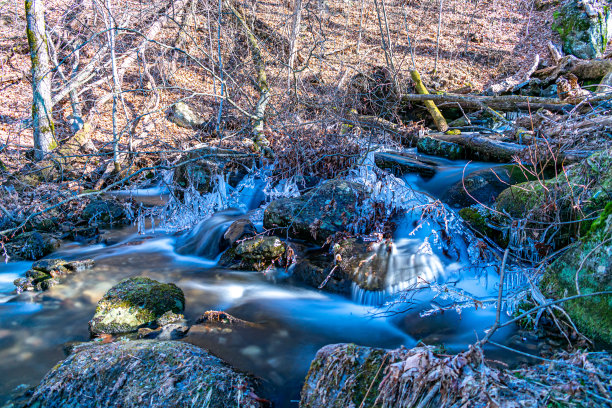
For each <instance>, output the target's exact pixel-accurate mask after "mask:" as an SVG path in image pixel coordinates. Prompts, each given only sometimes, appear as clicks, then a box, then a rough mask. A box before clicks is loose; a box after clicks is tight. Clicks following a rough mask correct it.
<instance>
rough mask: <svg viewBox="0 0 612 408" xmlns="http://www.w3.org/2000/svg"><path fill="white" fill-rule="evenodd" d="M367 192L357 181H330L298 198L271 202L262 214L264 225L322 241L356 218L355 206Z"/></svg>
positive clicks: (314, 240)
mask: <svg viewBox="0 0 612 408" xmlns="http://www.w3.org/2000/svg"><path fill="white" fill-rule="evenodd" d="M367 195H368V194H367V191H366V189H365V187H364V186H362V185H360V184H357V183H353V182H350V181H345V180H330V181H327V182H326V183H324V184H322V185H321V186H319V187H317V188H314V189H312V190H311V191H309V192H308V193H306V194H304V195H303V196H301V197H297V198H282V199H279V200H276V201H273V202H271V203H270V205H268V208H266V211H265V213H264V227H265V228H267V229H274V230H280V229H283V230H287V232H288V234H289V236H290V237H292V238H300V239H304V240H307V241H311V242H315V243H318V244H322V243H324V242H325V241H326V240H327V238H329V236H331V235H333V234H335V233H336V232H340V231H344V230H346V229H347V228H348V226H349V225H350V224H351V223H352V222H355V221H357V219H358V215H357V207H358V205H359V204H360V202H361V201H363V200H364V199H365V198H366V197H367Z"/></svg>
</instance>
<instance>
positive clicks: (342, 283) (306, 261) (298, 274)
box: [292, 254, 351, 294]
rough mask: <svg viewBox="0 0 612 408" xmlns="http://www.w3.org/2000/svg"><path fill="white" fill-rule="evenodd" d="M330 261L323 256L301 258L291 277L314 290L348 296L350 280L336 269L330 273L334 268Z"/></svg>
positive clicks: (329, 257) (329, 258) (328, 257)
mask: <svg viewBox="0 0 612 408" xmlns="http://www.w3.org/2000/svg"><path fill="white" fill-rule="evenodd" d="M332 259H333V258H332V257H331V256H326V255H325V254H317V255H315V256H313V255H308V256H306V257H302V258H300V259H298V261H297V262H296V265H295V267H294V268H293V274H292V276H293V277H294V278H296V279H299V280H300V281H302V282H304V283H305V284H307V285H310V286H312V287H314V288H319V289H323V290H325V291H327V292H332V293H343V294H350V293H351V280H350V279H349V277H348V276H347V274H345V273H344V272H343V271H342V270H339V269H338V268H336V269H334V270H333V272H332V269H333V268H334V263H333V261H332ZM330 274H331V275H330ZM328 276H329V279H328Z"/></svg>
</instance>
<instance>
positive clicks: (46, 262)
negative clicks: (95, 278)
mask: <svg viewBox="0 0 612 408" xmlns="http://www.w3.org/2000/svg"><path fill="white" fill-rule="evenodd" d="M93 265H94V261H93V260H91V259H85V260H81V261H65V260H63V259H43V260H41V261H38V262H34V263H33V264H32V269H31V270H29V271H27V272H26V273H25V278H19V279H16V280H15V281H14V282H13V283H14V284H15V286H16V287H17V292H24V291H44V290H48V289H50V288H51V287H52V286H55V285H57V284H59V283H60V282H61V279H62V278H64V277H66V276H67V275H70V274H72V273H74V272H81V271H84V270H85V269H90V268H92V267H93Z"/></svg>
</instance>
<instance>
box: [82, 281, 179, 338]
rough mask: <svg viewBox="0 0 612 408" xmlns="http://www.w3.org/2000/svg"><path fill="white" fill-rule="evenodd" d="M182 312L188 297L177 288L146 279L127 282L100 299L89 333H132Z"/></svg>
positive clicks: (116, 286)
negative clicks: (166, 316)
mask: <svg viewBox="0 0 612 408" xmlns="http://www.w3.org/2000/svg"><path fill="white" fill-rule="evenodd" d="M183 310H185V295H184V294H183V291H182V290H181V289H180V288H178V287H177V286H176V285H175V284H173V283H160V282H157V281H155V280H153V279H150V278H145V277H136V278H128V279H124V280H122V281H121V282H119V283H118V284H117V285H115V286H113V287H112V288H111V289H110V290H109V291H108V292H106V294H105V295H104V297H103V298H102V299H100V301H99V302H98V306H97V308H96V313H95V315H94V317H93V319H91V320H90V321H89V331H90V332H91V334H92V335H95V334H102V333H105V334H118V333H129V332H133V331H136V330H138V329H139V328H141V327H146V326H150V325H152V324H153V323H155V321H156V320H157V319H158V318H159V317H161V316H162V315H164V313H166V312H168V311H171V312H173V313H181V312H182V311H183Z"/></svg>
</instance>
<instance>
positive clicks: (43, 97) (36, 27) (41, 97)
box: [25, 0, 57, 160]
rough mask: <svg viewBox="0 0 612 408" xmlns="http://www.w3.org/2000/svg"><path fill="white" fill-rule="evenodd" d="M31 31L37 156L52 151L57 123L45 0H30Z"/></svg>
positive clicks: (28, 25) (34, 126)
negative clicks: (55, 121)
mask: <svg viewBox="0 0 612 408" xmlns="http://www.w3.org/2000/svg"><path fill="white" fill-rule="evenodd" d="M25 13H26V19H27V35H28V43H29V45H30V58H31V60H32V128H33V130H34V150H35V156H36V158H37V159H39V160H40V159H42V157H43V156H44V155H45V154H46V153H48V152H49V151H51V150H52V149H53V148H54V147H55V145H56V144H57V143H55V140H54V139H55V126H54V124H53V117H52V110H51V106H52V105H51V72H50V58H49V46H48V43H47V41H48V39H47V34H46V31H45V10H44V5H43V3H42V0H26V1H25Z"/></svg>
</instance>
